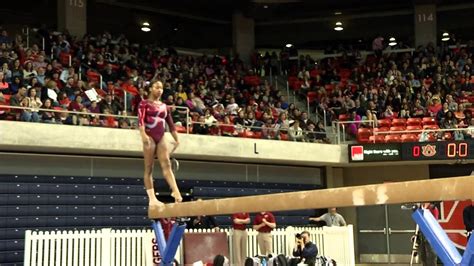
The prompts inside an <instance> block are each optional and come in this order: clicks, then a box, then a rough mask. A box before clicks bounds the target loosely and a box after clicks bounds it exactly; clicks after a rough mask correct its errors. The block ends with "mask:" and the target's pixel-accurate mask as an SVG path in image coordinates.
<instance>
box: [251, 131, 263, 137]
mask: <svg viewBox="0 0 474 266" xmlns="http://www.w3.org/2000/svg"><path fill="white" fill-rule="evenodd" d="M252 138H253V139H261V138H262V132H260V131H256V132H254V133H253V137H252Z"/></svg>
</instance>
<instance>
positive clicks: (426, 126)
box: [423, 124, 439, 130]
mask: <svg viewBox="0 0 474 266" xmlns="http://www.w3.org/2000/svg"><path fill="white" fill-rule="evenodd" d="M423 129H425V130H426V129H431V130H438V129H439V126H438V125H436V124H432V125H423Z"/></svg>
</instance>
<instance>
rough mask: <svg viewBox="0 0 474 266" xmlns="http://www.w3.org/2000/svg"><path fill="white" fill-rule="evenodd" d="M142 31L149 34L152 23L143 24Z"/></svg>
mask: <svg viewBox="0 0 474 266" xmlns="http://www.w3.org/2000/svg"><path fill="white" fill-rule="evenodd" d="M141 30H142V31H143V32H149V31H151V28H150V23H148V22H143V24H142V28H141Z"/></svg>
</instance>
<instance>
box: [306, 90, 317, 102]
mask: <svg viewBox="0 0 474 266" xmlns="http://www.w3.org/2000/svg"><path fill="white" fill-rule="evenodd" d="M317 97H318V93H317V92H315V91H309V92H308V95H307V97H306V99H307V100H308V103H313V102H314V101H315V100H316V98H317Z"/></svg>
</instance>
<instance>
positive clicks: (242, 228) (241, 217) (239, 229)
mask: <svg viewBox="0 0 474 266" xmlns="http://www.w3.org/2000/svg"><path fill="white" fill-rule="evenodd" d="M247 224H250V216H249V214H248V213H247V212H241V213H235V214H234V215H232V227H233V228H234V237H233V239H232V242H233V247H234V264H233V265H244V261H245V259H246V258H247V230H246V229H247Z"/></svg>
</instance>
